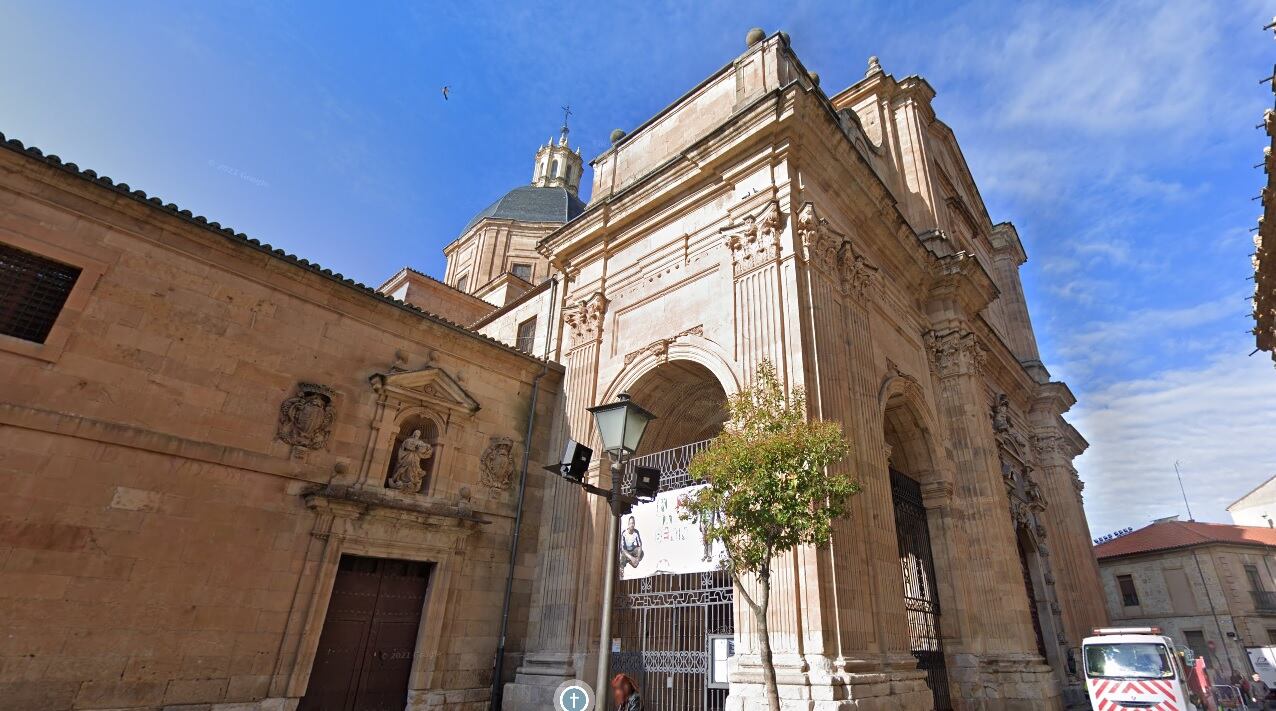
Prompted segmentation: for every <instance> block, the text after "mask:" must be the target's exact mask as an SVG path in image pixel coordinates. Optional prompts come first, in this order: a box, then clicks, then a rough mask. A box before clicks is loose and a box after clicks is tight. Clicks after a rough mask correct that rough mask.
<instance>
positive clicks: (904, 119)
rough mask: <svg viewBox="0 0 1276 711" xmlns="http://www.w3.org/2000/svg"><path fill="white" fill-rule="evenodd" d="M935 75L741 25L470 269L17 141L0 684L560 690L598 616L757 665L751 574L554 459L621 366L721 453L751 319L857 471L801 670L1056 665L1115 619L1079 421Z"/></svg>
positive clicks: (795, 600)
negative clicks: (857, 62) (712, 563)
mask: <svg viewBox="0 0 1276 711" xmlns="http://www.w3.org/2000/svg"><path fill="white" fill-rule="evenodd" d="M933 96H934V92H933V90H932V89H931V87H930V86H929V85H928V84H927V83H926V82H925V80H923V79H921V78H919V77H906V78H903V79H896V78H895V77H894V76H892V75H890V74H888V73H886V72H885V71H884V70H883V69H882V68H881V66H879V64H878V63H877V61H876V60H875V59H874V60H872V61H871V62H870V65H869V68H868V71H867V73H866V74H865V76H864V78H863V79H861V80H860V81H858V82H856V83H855V84H854V85H852V86H851V87H849V88H847V89H845V90H843V91H841V92H838V93H836V94H828V93H826V92H825V91H824V90H822V89H821V88H820V86H819V79H818V77H817V76H816V75H814V74H813V73H811V72H809V71H807V70H806V68H805V67H804V66H803V65H802V63H801V61H800V60H799V59H798V57H797V56H796V55H795V54H794V53H793V51H792V49H791V47H790V46H789V43H788V38H787V37H786V36H785V35H784V34H783V33H779V34H775V35H771V36H764V35H763V34H762V33H761V32H760V31H754V32H751V33H750V36H749V39H748V43H747V48H746V50H745V52H744V53H743V54H741V55H740V56H738V57H736V58H734V59H733V60H731V61H730V62H729V63H728V64H727V65H726V66H724V67H723V68H722V69H720V70H719V71H717V72H715V73H714V74H713V75H711V76H710V77H708V78H706V79H705V80H704V81H703V82H701V83H700V84H699V85H698V86H696V87H694V88H692V89H691V91H689V92H688V93H687V94H685V95H684V96H683V97H682V98H680V99H679V100H678V101H677V102H675V103H674V104H673V105H671V106H669V107H668V108H666V109H665V110H664V111H662V112H660V113H659V114H657V115H656V116H653V117H652V118H651V119H649V120H648V121H647V122H645V123H644V124H643V125H641V126H639V127H637V128H635V129H634V130H633V131H631V132H630V133H628V134H622V133H620V132H616V133H615V134H613V142H612V146H611V148H610V149H609V150H607V151H606V152H604V153H603V154H602V155H600V156H598V157H597V158H595V159H594V160H593V161H592V163H591V166H592V189H591V193H590V198H589V201H588V202H585V201H583V200H582V199H581V198H580V197H579V186H580V183H581V181H582V179H584V178H585V177H586V171H585V166H584V161H583V159H582V158H581V156H580V154H579V152H578V151H577V150H574V149H573V148H572V146H571V145H570V141H569V140H568V132H567V129H566V127H565V126H564V128H563V131H562V134H561V135H560V136H559V137H558V138H557V139H551V140H550V141H549V142H548V143H547V144H546V145H545V146H542V147H541V148H540V149H539V150H538V151H537V153H536V155H535V158H534V167H533V173H532V181H531V183H530V184H528V185H524V186H521V187H519V188H515V189H514V190H512V191H510V193H508V194H506V195H505V196H504V197H502V198H501V199H499V200H497V201H496V202H495V203H493V204H492V205H491V206H490V207H488V208H487V209H485V210H484V211H482V212H481V213H480V214H479V215H477V216H476V217H475V218H474V219H473V220H472V221H471V222H470V223H469V224H468V225H467V226H466V228H465V229H464V230H463V232H462V234H461V235H460V236H458V237H457V239H456V240H454V241H453V242H452V243H450V244H449V245H448V246H447V247H446V248H445V255H446V257H447V269H446V273H445V274H444V276H443V279H442V280H435V279H432V278H431V277H429V276H427V275H424V274H422V273H420V272H416V271H414V270H412V269H410V268H405V269H404V270H402V271H400V272H399V273H398V274H396V275H394V276H393V277H391V278H390V279H389V280H388V281H387V282H386V283H385V284H383V285H382V286H381V287H380V288H379V289H378V290H372V289H368V288H367V287H362V286H361V285H357V284H354V283H353V282H351V281H349V280H346V279H344V278H343V277H341V276H340V275H336V274H333V273H332V272H330V271H328V270H325V269H322V268H319V267H318V266H317V265H313V264H310V263H309V262H306V261H305V260H304V259H298V258H296V257H293V256H291V255H285V254H283V253H282V252H278V251H275V250H272V249H270V248H269V246H267V245H261V244H260V243H257V242H256V241H255V240H251V239H249V238H247V237H245V236H243V235H237V234H235V233H233V231H230V230H226V229H225V228H222V227H221V226H220V225H217V224H216V223H213V222H209V221H208V220H206V219H205V218H202V217H197V216H193V215H191V214H190V213H188V212H184V211H182V210H180V209H178V208H176V206H172V205H164V204H163V203H162V202H161V201H158V200H154V199H151V198H148V197H147V196H146V195H144V194H142V193H140V191H134V190H131V189H130V188H129V187H128V186H125V185H120V184H116V183H113V182H112V181H110V180H109V179H106V178H101V177H99V176H97V175H96V174H93V173H92V172H91V171H82V170H80V169H79V168H78V167H76V166H74V165H71V164H65V163H63V162H62V161H61V160H59V159H57V158H55V157H53V156H45V155H43V154H41V153H40V152H39V151H36V150H34V149H25V148H23V147H22V146H21V145H20V144H17V143H16V142H9V143H5V144H4V148H5V149H6V150H3V151H0V250H4V251H3V252H0V264H2V265H4V266H5V267H6V268H8V269H10V270H11V273H12V274H15V275H19V276H21V279H18V278H16V277H15V279H13V280H11V283H12V284H14V285H16V286H14V287H12V288H10V289H9V291H8V292H6V291H5V289H6V287H5V286H4V285H0V295H4V297H5V298H0V308H4V309H8V311H9V312H8V313H0V317H3V319H4V321H3V322H0V325H2V326H3V327H4V335H2V336H0V366H2V367H0V382H2V383H3V388H0V393H2V394H0V440H2V441H3V452H4V457H3V459H0V473H2V474H3V480H2V482H3V486H4V487H5V492H6V494H5V496H4V497H3V498H2V499H0V505H3V506H4V509H3V514H0V535H3V538H0V616H3V617H4V618H5V619H7V620H12V621H13V624H12V625H11V627H12V630H13V633H12V634H11V635H10V636H9V637H8V639H7V640H6V642H5V646H4V647H3V648H0V674H3V676H0V691H2V693H0V709H3V708H13V709H19V708H20V709H50V710H54V709H70V708H75V709H121V708H139V709H140V708H148V709H149V708H174V709H183V708H189V709H196V708H199V709H218V710H219V711H220V710H225V711H230V709H234V710H235V711H240V710H241V709H249V708H252V709H284V710H289V711H290V710H292V709H337V708H340V709H346V708H351V709H357V708H391V707H394V708H398V707H399V706H398V703H399V702H398V699H403V705H404V707H405V708H409V709H432V708H447V709H470V710H473V711H478V710H479V709H489V708H496V707H499V708H503V709H509V710H511V711H523V710H527V711H532V710H533V709H536V710H539V709H545V708H553V706H552V704H553V700H552V697H553V693H554V691H555V689H557V688H558V687H559V686H560V685H561V684H563V683H564V682H566V681H569V680H572V679H584V680H587V681H589V682H591V683H592V681H593V679H594V678H595V675H596V673H597V663H596V661H595V660H596V659H597V656H598V654H599V645H600V643H601V644H604V645H607V646H609V647H610V651H609V660H610V661H609V664H610V667H611V669H612V670H613V671H616V672H621V671H623V672H626V673H629V674H630V675H631V676H634V677H635V678H636V679H638V681H639V683H640V685H641V686H642V689H643V696H644V699H645V702H646V705H647V708H648V709H661V710H665V709H668V710H670V711H674V710H677V711H681V710H683V709H706V710H708V709H732V710H733V711H736V710H739V711H744V710H745V709H750V710H752V709H758V708H763V707H765V701H764V699H763V698H762V688H761V683H762V681H761V679H762V676H761V670H760V667H759V663H758V658H757V644H756V632H755V630H754V629H753V623H752V619H751V613H749V612H748V611H747V610H746V609H744V607H743V606H740V605H736V604H735V595H736V593H737V591H735V590H733V589H732V586H731V584H730V583H729V581H728V580H727V579H726V578H725V574H723V573H722V572H720V571H704V572H699V573H682V574H666V575H654V576H650V577H645V578H641V579H634V580H622V579H618V577H619V574H618V573H617V571H615V570H609V569H607V566H606V565H605V563H604V556H605V554H606V551H604V550H603V549H602V544H601V541H602V540H604V539H605V538H606V531H607V527H608V526H609V525H613V519H612V517H611V516H610V515H609V513H608V511H607V510H606V508H605V506H603V505H600V504H599V502H598V501H597V500H596V499H594V498H593V497H587V496H586V495H585V494H584V493H583V492H582V491H581V490H580V488H579V487H577V486H576V485H574V484H572V483H570V482H567V481H565V480H563V479H560V478H558V477H554V476H552V475H549V474H546V473H545V472H543V471H542V467H543V466H544V465H546V464H549V463H551V462H554V461H556V460H557V458H558V453H559V452H561V451H562V448H563V445H564V443H565V442H566V440H567V439H569V438H570V439H574V440H576V441H579V442H584V443H587V444H591V445H592V446H594V449H595V451H601V449H600V448H599V447H598V446H597V443H596V442H595V439H596V436H595V434H594V427H593V423H592V421H591V420H590V416H589V414H588V412H587V409H586V408H588V407H591V406H594V405H597V404H601V403H606V402H611V401H613V400H614V399H615V398H616V396H617V395H619V394H621V393H628V394H629V395H630V396H631V397H632V398H633V399H634V400H635V401H636V402H638V403H640V404H641V405H642V406H643V407H645V408H647V409H648V410H651V411H652V412H653V413H655V414H656V415H657V418H658V419H656V420H655V421H654V422H653V423H652V425H651V427H650V428H649V430H648V432H647V434H646V436H645V438H644V441H643V444H642V448H641V450H640V451H639V452H638V459H637V461H638V462H639V463H645V464H648V465H651V466H655V467H657V468H659V469H660V470H661V489H662V491H670V492H676V491H678V490H679V489H681V488H683V487H686V486H689V485H693V484H694V483H695V482H692V481H690V480H689V478H688V476H687V472H686V464H687V462H688V461H689V459H690V457H692V456H694V454H695V452H696V451H698V450H699V449H700V448H703V447H704V446H705V444H706V443H707V442H708V441H710V440H711V439H712V438H713V437H714V436H715V435H716V434H717V433H718V432H719V431H720V430H721V428H722V426H723V422H724V419H725V413H724V410H723V406H724V404H725V401H726V398H727V396H728V395H729V394H730V393H733V392H735V391H737V390H738V389H740V388H741V387H744V386H745V385H747V384H748V383H749V382H750V379H751V378H752V377H753V374H754V373H755V372H756V369H757V367H758V365H759V364H760V363H761V362H762V361H763V360H767V361H770V362H771V363H773V364H775V366H776V367H777V369H778V372H779V374H780V376H781V379H782V381H783V382H784V384H785V385H786V387H789V388H795V387H802V388H804V389H805V391H806V393H807V394H808V403H809V407H810V408H811V413H810V414H811V416H812V417H818V418H822V419H826V420H832V421H837V422H841V423H843V425H844V428H845V432H846V434H847V436H848V437H849V438H850V439H851V440H852V443H853V454H852V456H851V457H850V458H849V459H848V460H847V461H845V462H843V463H841V464H840V465H839V466H841V467H843V468H844V469H845V471H847V472H848V473H849V474H851V475H852V476H853V477H855V479H856V480H857V481H858V482H859V483H860V484H861V487H862V492H861V493H860V494H858V495H857V496H855V497H854V499H853V500H852V508H851V512H850V515H849V516H847V517H846V519H845V520H843V521H841V522H839V524H838V526H837V527H836V530H835V532H834V535H833V540H832V541H831V543H830V544H829V545H828V546H824V547H820V548H811V549H800V550H797V551H795V552H793V553H791V554H788V555H786V556H785V557H784V558H783V560H782V561H781V562H780V564H779V565H778V566H777V571H778V572H777V574H776V575H777V578H776V581H775V583H776V584H775V593H774V597H773V605H772V607H773V611H772V616H771V619H770V622H769V627H770V629H771V632H772V645H773V648H774V649H775V662H776V666H777V673H778V679H779V683H780V694H781V697H782V698H783V699H785V708H792V709H798V708H800V709H808V710H811V711H814V710H815V709H821V710H828V711H832V710H833V709H1037V708H1061V707H1062V706H1063V704H1064V703H1065V702H1066V701H1068V700H1069V699H1070V698H1071V697H1074V696H1076V695H1077V694H1078V693H1080V689H1079V687H1078V680H1077V679H1076V678H1074V677H1073V676H1070V675H1069V673H1068V671H1067V667H1068V665H1067V658H1068V655H1069V652H1070V649H1071V648H1073V647H1075V646H1077V645H1078V644H1079V643H1080V640H1081V638H1082V637H1084V636H1085V635H1086V634H1087V633H1088V631H1089V630H1090V629H1091V628H1092V627H1095V626H1100V625H1102V624H1104V623H1105V621H1106V614H1105V612H1104V605H1103V596H1102V590H1101V587H1100V584H1099V577H1098V569H1097V566H1096V564H1095V560H1094V556H1093V553H1092V551H1091V547H1090V536H1089V530H1088V525H1087V523H1086V519H1085V514H1084V511H1083V509H1082V499H1081V489H1082V486H1081V482H1080V480H1079V479H1078V478H1077V475H1076V470H1075V469H1074V468H1073V466H1072V459H1073V458H1074V457H1075V456H1077V455H1078V454H1079V453H1080V452H1081V451H1083V450H1084V449H1085V447H1086V443H1085V440H1084V439H1083V438H1082V437H1081V436H1080V434H1078V433H1077V432H1076V430H1074V429H1073V428H1072V427H1071V426H1070V425H1069V424H1068V423H1067V422H1066V421H1065V420H1064V418H1063V414H1064V413H1065V412H1066V411H1067V409H1068V408H1069V407H1070V406H1071V405H1072V404H1073V397H1072V395H1071V393H1070V392H1069V390H1068V388H1067V386H1066V385H1064V384H1063V383H1060V382H1057V381H1054V380H1052V379H1051V378H1050V375H1049V373H1048V371H1047V370H1046V368H1045V366H1044V365H1043V364H1042V362H1041V360H1040V356H1039V354H1038V352H1037V346H1036V342H1035V338H1034V335H1033V331H1032V326H1031V323H1030V320H1029V315H1028V310H1027V305H1026V303H1025V300H1024V294H1023V289H1022V286H1021V283H1020V279H1019V267H1020V266H1021V265H1022V264H1023V263H1024V261H1025V260H1026V258H1027V257H1026V254H1025V252H1024V250H1023V246H1022V244H1021V242H1020V239H1019V236H1018V234H1017V233H1016V231H1015V228H1014V227H1013V226H1012V225H1011V224H1009V223H994V222H992V220H991V218H990V217H989V215H988V214H987V211H986V209H985V208H984V205H983V203H982V201H981V199H980V196H979V192H978V189H977V188H976V186H975V183H974V181H973V178H972V176H971V175H970V172H969V170H968V168H967V166H966V164H965V161H964V159H963V158H962V155H961V151H960V149H959V147H958V145H957V142H956V139H955V137H954V135H953V133H952V131H951V130H950V129H949V128H948V127H947V126H945V125H944V124H943V123H942V122H941V121H940V120H939V119H938V118H937V117H936V115H935V113H934V110H933V109H932V107H931V100H932V98H933ZM605 459H606V458H605V457H596V458H595V461H594V462H593V464H592V468H591V470H590V471H589V472H588V474H587V477H588V479H589V481H591V482H593V483H596V484H600V485H602V486H609V485H610V479H609V476H610V473H609V468H608V466H607V462H606V461H605ZM599 460H604V461H599ZM72 491H74V492H76V496H74V497H71V496H70V495H69V493H68V492H72ZM608 578H612V583H613V585H614V591H615V594H614V598H613V601H614V609H613V613H612V619H611V630H612V635H611V638H610V639H607V640H602V641H601V642H600V640H599V629H600V623H601V620H600V618H599V614H600V612H599V611H600V609H601V604H600V603H601V600H602V596H603V590H604V586H605V583H606V581H607V579H608Z"/></svg>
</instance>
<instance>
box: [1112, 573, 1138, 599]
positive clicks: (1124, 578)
mask: <svg viewBox="0 0 1276 711" xmlns="http://www.w3.org/2000/svg"><path fill="white" fill-rule="evenodd" d="M1116 579H1117V587H1118V588H1120V589H1121V605H1122V606H1124V607H1137V606H1138V604H1139V591H1138V589H1136V588H1135V587H1134V578H1133V576H1129V575H1118V576H1117V578H1116Z"/></svg>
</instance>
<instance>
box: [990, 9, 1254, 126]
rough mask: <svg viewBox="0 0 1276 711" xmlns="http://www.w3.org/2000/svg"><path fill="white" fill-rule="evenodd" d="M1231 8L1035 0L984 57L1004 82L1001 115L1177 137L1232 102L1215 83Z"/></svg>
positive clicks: (1024, 121)
mask: <svg viewBox="0 0 1276 711" xmlns="http://www.w3.org/2000/svg"><path fill="white" fill-rule="evenodd" d="M1235 17H1236V14H1235V8H1229V7H1228V6H1226V5H1221V4H1211V3H1201V2H1195V1H1194V0H1171V1H1168V2H1120V3H1103V4H1098V5H1091V6H1086V7H1069V6H1061V5H1052V6H1049V7H1043V6H1029V7H1027V8H1026V9H1025V10H1024V11H1023V13H1022V14H1021V15H1020V17H1019V18H1018V23H1017V25H1016V26H1015V27H1014V28H1013V29H1012V30H1011V31H1010V32H1009V33H1007V34H1006V35H1005V40H1004V42H1003V43H1001V45H1000V46H995V47H994V48H993V49H992V50H991V51H990V52H989V53H988V57H987V59H988V61H989V62H992V63H995V64H996V65H997V66H998V67H999V68H1001V69H1002V71H1003V73H1004V76H1005V77H1006V79H1005V90H1006V92H1005V100H1006V103H1005V106H1006V107H1007V108H1006V111H1005V112H1004V113H1003V114H1002V116H1003V119H1004V120H1005V121H1006V122H1007V123H1008V124H1012V125H1025V126H1034V127H1041V126H1058V127H1064V128H1067V129H1075V130H1081V131H1085V132H1090V133H1105V134H1109V133H1130V132H1139V133H1143V132H1147V131H1158V132H1165V133H1170V134H1173V135H1178V136H1181V135H1183V134H1184V133H1185V132H1191V131H1193V130H1195V129H1198V128H1201V127H1204V126H1207V125H1208V122H1210V121H1212V120H1216V119H1217V118H1218V114H1219V112H1220V111H1223V110H1226V109H1227V107H1220V106H1218V105H1217V104H1215V103H1214V102H1215V100H1216V99H1217V98H1219V97H1218V95H1219V94H1220V93H1222V92H1224V91H1227V90H1226V89H1223V88H1221V87H1227V86H1231V85H1230V84H1228V83H1225V82H1219V81H1217V80H1218V79H1220V78H1221V77H1220V74H1221V73H1222V72H1223V71H1224V69H1225V68H1223V67H1220V66H1218V64H1217V62H1216V57H1217V56H1218V52H1216V49H1218V47H1219V45H1220V43H1221V42H1223V41H1224V37H1225V34H1226V33H1225V32H1224V28H1225V25H1226V23H1227V22H1228V21H1229V20H1231V19H1235Z"/></svg>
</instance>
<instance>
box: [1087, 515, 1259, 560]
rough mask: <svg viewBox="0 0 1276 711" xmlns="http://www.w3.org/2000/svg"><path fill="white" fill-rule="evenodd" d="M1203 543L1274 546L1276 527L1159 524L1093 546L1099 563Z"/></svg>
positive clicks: (1179, 522)
mask: <svg viewBox="0 0 1276 711" xmlns="http://www.w3.org/2000/svg"><path fill="white" fill-rule="evenodd" d="M1206 543H1233V544H1240V545H1251V546H1273V547H1276V528H1264V527H1262V526H1234V525H1232V524H1227V523H1201V522H1199V521H1162V522H1160V523H1154V524H1151V525H1150V526H1144V527H1143V528H1140V529H1139V530H1137V531H1135V532H1134V533H1127V534H1125V535H1124V536H1121V537H1120V538H1114V539H1112V540H1110V541H1108V542H1106V543H1101V544H1099V545H1097V546H1095V547H1094V555H1095V557H1096V558H1099V559H1100V560H1102V559H1104V558H1115V557H1117V556H1123V555H1136V554H1138V553H1151V552H1154V551H1162V550H1170V549H1172V548H1185V547H1187V546H1198V545H1203V544H1206Z"/></svg>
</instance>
